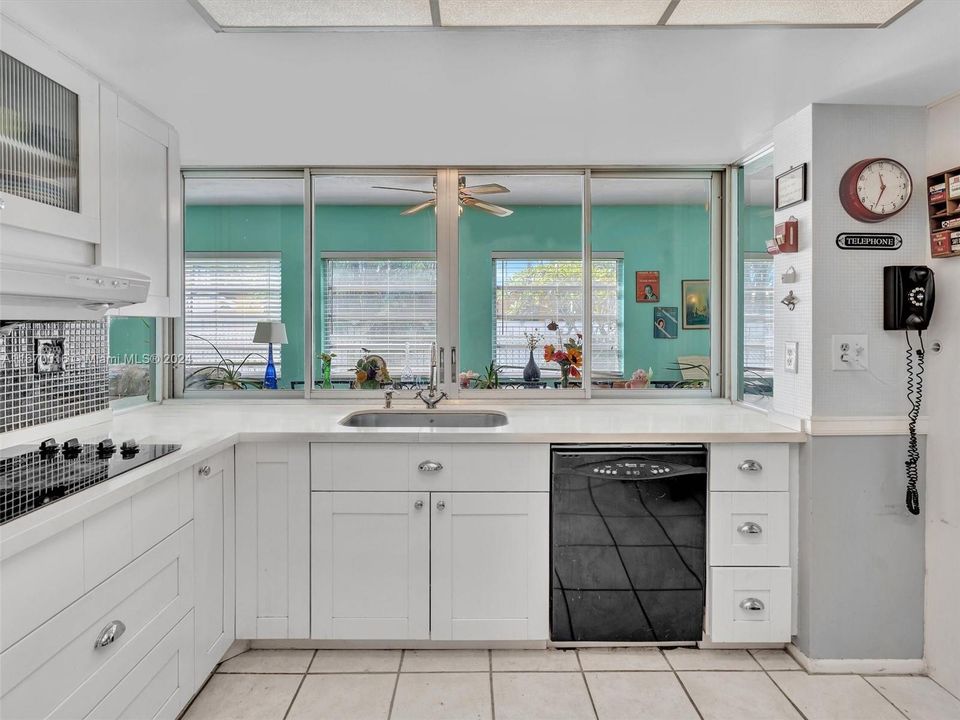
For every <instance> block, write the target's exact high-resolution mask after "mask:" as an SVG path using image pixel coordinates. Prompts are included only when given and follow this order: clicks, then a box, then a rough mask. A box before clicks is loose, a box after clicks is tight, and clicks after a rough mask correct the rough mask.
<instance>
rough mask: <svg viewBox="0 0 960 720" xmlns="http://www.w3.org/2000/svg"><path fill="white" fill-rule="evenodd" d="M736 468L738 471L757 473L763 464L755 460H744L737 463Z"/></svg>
mask: <svg viewBox="0 0 960 720" xmlns="http://www.w3.org/2000/svg"><path fill="white" fill-rule="evenodd" d="M737 470H739V471H740V472H748V473H758V472H761V471H762V470H763V465H761V464H760V463H759V462H758V461H756V460H744V461H743V462H742V463H740V464H739V465H737Z"/></svg>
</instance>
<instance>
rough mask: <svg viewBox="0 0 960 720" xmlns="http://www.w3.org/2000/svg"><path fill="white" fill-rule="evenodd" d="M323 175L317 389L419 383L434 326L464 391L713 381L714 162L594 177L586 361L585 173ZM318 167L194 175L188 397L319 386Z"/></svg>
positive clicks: (447, 375)
mask: <svg viewBox="0 0 960 720" xmlns="http://www.w3.org/2000/svg"><path fill="white" fill-rule="evenodd" d="M440 177H443V178H446V179H445V180H443V181H441V182H440V183H439V184H440V186H441V197H440V199H439V207H438V197H437V186H438V182H437V179H436V178H440ZM311 181H312V196H313V199H314V206H313V208H312V212H313V216H314V228H313V247H312V256H313V263H314V267H313V278H314V287H313V288H312V297H313V307H312V308H309V310H310V312H311V318H312V320H311V323H312V329H313V348H312V353H313V357H314V360H313V363H312V364H313V377H312V378H309V381H310V384H311V386H312V392H314V393H315V394H316V395H318V396H322V395H323V394H324V393H325V392H332V391H336V390H340V391H357V390H376V391H380V392H382V390H383V389H385V388H394V389H397V390H411V391H412V390H415V389H418V388H421V387H423V386H425V385H426V384H427V382H428V377H429V371H430V359H431V344H432V343H433V342H434V341H436V342H437V343H438V345H439V346H440V348H441V349H442V351H443V354H442V355H441V356H440V357H439V358H438V359H439V362H440V364H441V365H442V366H443V367H442V375H441V377H440V380H441V382H443V383H445V387H444V389H446V390H447V392H448V393H454V394H455V393H456V392H459V393H460V395H464V394H467V395H469V394H470V393H471V392H472V391H477V390H488V389H502V390H512V391H526V392H529V391H534V390H539V391H541V392H543V393H544V396H549V395H550V393H553V392H558V391H563V390H564V388H574V389H575V390H570V389H567V390H566V392H567V393H572V394H579V395H581V396H582V395H584V394H585V389H584V388H583V387H582V385H583V377H584V374H585V373H586V376H587V377H589V378H590V382H591V385H592V387H591V393H590V394H591V395H593V396H596V395H602V394H604V393H605V392H614V391H617V392H619V393H624V392H626V391H629V390H633V391H642V390H644V389H650V390H653V389H656V390H659V391H663V390H684V391H688V390H698V391H699V392H700V393H701V394H707V395H709V394H710V393H711V382H710V366H711V307H710V301H711V292H710V278H711V267H712V266H713V265H712V260H713V259H715V258H712V256H711V253H714V252H716V248H717V247H719V243H718V242H716V241H715V239H714V241H712V233H713V232H715V231H714V229H713V227H714V223H713V222H712V214H713V212H715V211H714V210H713V207H712V204H711V173H709V172H689V173H673V174H671V175H662V176H655V175H644V176H642V177H641V176H632V177H631V176H628V175H619V176H614V175H612V174H611V175H599V174H596V173H595V174H594V175H593V178H592V181H591V191H590V196H591V204H590V207H589V210H590V217H591V225H590V228H589V231H590V233H589V242H590V247H591V257H592V272H591V286H592V302H591V305H592V313H591V317H590V330H591V333H590V335H591V338H592V350H591V352H590V355H589V357H584V311H585V308H584V302H583V299H584V291H583V288H584V279H583V272H582V267H583V256H584V248H583V246H584V179H583V176H582V175H579V174H552V173H543V174H533V173H531V174H516V173H515V174H509V173H497V174H474V173H471V172H467V173H462V174H460V175H459V176H458V175H456V174H455V173H454V172H453V171H440V172H438V174H437V175H434V174H414V173H409V174H405V175H398V174H386V173H384V174H380V175H372V174H360V173H358V174H350V175H348V174H341V175H328V174H314V175H313V176H312V178H311ZM303 182H304V181H303V179H302V175H301V176H299V177H292V176H291V177H236V176H231V175H230V174H227V173H224V174H221V175H217V174H215V173H203V174H197V175H191V174H189V173H188V174H187V175H186V178H185V183H184V196H185V210H184V250H185V278H184V292H185V302H184V318H183V322H182V324H181V326H180V330H181V332H182V333H183V348H184V355H185V366H184V370H183V386H184V389H185V391H186V392H190V391H195V390H252V389H263V388H272V387H276V388H277V389H279V390H287V391H291V390H295V391H297V392H298V393H299V394H300V395H301V396H302V395H303V393H304V384H305V382H307V381H308V376H309V375H310V374H311V371H310V368H309V367H307V368H304V359H305V352H304V337H303V335H304V320H305V318H304V312H305V310H307V308H306V303H305V293H304V276H305V273H304V268H303V262H304V256H305V253H304V247H303V243H304V226H303V222H304V212H303V210H304V208H303V196H304V188H303ZM443 188H447V189H448V192H447V194H446V195H444V194H443V192H444V191H443ZM448 198H449V200H448ZM454 198H456V200H454ZM447 203H449V208H448V205H447ZM454 203H456V209H455V210H454ZM446 218H450V219H449V221H448V220H446ZM445 222H446V223H447V224H446V225H445V224H444V223H445ZM453 222H458V223H459V225H458V228H457V230H458V232H457V233H452V232H450V231H449V227H450V225H451V224H452V223H453ZM438 228H440V230H439V235H440V240H439V242H438ZM449 235H455V236H456V239H455V240H453V239H450V238H448V237H447V236H449ZM451 290H452V292H453V293H454V296H453V297H450V295H451ZM438 333H439V334H440V335H441V336H440V337H438ZM588 346H589V345H588ZM271 357H272V368H273V370H271V369H270V363H269V359H270V358H271ZM273 372H275V380H274V379H273V378H274V375H273Z"/></svg>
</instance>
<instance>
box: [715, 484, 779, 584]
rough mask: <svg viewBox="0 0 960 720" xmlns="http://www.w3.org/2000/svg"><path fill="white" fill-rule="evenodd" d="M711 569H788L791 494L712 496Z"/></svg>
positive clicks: (725, 494) (745, 493)
mask: <svg viewBox="0 0 960 720" xmlns="http://www.w3.org/2000/svg"><path fill="white" fill-rule="evenodd" d="M709 517H710V553H709V557H710V565H712V566H716V565H789V564H790V494H789V493H785V492H712V493H710V515H709Z"/></svg>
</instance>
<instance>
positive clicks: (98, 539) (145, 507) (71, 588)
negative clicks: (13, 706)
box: [0, 471, 193, 650]
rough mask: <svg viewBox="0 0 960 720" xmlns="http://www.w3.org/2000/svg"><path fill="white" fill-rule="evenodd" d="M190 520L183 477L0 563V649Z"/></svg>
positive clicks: (188, 496) (186, 478)
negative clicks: (0, 611)
mask: <svg viewBox="0 0 960 720" xmlns="http://www.w3.org/2000/svg"><path fill="white" fill-rule="evenodd" d="M192 516H193V491H192V487H191V478H190V472H189V471H184V472H183V473H179V474H178V475H171V476H170V477H168V478H165V479H164V480H161V481H159V482H157V483H156V484H154V485H152V486H151V487H149V488H147V489H146V490H144V491H143V492H140V493H138V494H136V495H134V496H133V497H131V498H127V499H126V500H122V501H120V502H118V503H117V504H116V505H113V506H111V507H109V508H107V509H106V510H103V511H102V512H99V513H97V514H96V515H93V516H92V517H89V518H87V519H86V520H84V521H83V522H79V523H77V524H76V525H74V526H73V527H70V528H67V529H66V530H64V531H63V532H60V533H58V534H57V535H54V536H53V537H51V538H48V539H47V540H44V541H43V542H41V543H38V544H37V545H34V546H33V547H30V548H27V549H26V550H24V551H23V552H21V553H17V554H16V555H14V556H12V557H10V558H8V559H6V560H4V562H3V564H2V565H0V605H2V607H3V612H2V613H0V650H6V649H7V648H8V647H10V646H11V645H13V644H14V643H15V642H17V641H18V640H20V639H21V638H23V637H24V636H25V635H27V634H28V633H29V632H31V631H32V630H34V629H35V628H37V627H39V626H40V624H41V623H43V622H45V621H46V620H49V619H50V618H52V617H53V616H54V615H56V614H57V613H58V612H60V611H61V610H63V609H64V608H65V607H67V606H68V605H69V604H70V603H72V602H73V601H74V600H76V599H77V598H79V597H80V596H81V595H83V594H84V593H85V592H88V591H90V590H92V589H93V588H94V587H96V586H97V585H99V584H100V583H101V582H103V581H104V580H106V579H107V578H108V577H110V576H111V575H113V574H114V573H115V572H117V571H118V570H120V568H122V567H123V566H124V565H126V564H127V563H129V562H130V561H131V560H132V559H133V558H135V557H137V556H139V555H141V554H142V553H143V552H144V551H146V550H148V549H149V548H151V547H153V546H154V545H156V544H157V543H158V542H160V541H161V540H162V539H163V538H165V537H167V536H168V535H170V534H171V533H172V532H174V531H175V530H176V529H177V528H178V527H180V526H181V525H183V524H184V523H185V522H187V521H188V520H190V518H191V517H192Z"/></svg>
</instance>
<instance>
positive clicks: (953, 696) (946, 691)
mask: <svg viewBox="0 0 960 720" xmlns="http://www.w3.org/2000/svg"><path fill="white" fill-rule="evenodd" d="M907 677H925V678H927V679H928V680H929V681H930V682H932V683H933V684H934V685H936V686H937V687H938V688H940V689H941V690H943V691H944V692H945V693H946V694H947V695H949V696H950V697H952V698H953V699H954V700H960V696H958V695H955V694H954V693H952V692H950V691H949V690H947V688H945V687H944V686H943V685H942V684H941V683H940V682H939V681H937V680H935V679H934V678H932V677H930V676H929V675H908V676H907Z"/></svg>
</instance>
